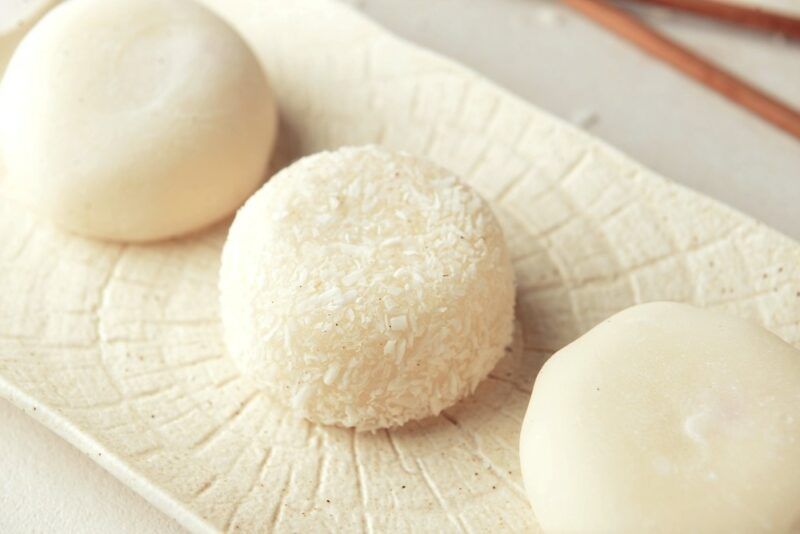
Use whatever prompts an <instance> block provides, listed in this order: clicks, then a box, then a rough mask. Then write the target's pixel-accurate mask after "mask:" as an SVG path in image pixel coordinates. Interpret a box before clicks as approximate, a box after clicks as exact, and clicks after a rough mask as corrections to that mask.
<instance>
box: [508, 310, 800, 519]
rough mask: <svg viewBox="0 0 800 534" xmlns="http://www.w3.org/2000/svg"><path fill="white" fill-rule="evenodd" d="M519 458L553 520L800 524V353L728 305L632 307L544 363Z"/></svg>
mask: <svg viewBox="0 0 800 534" xmlns="http://www.w3.org/2000/svg"><path fill="white" fill-rule="evenodd" d="M520 459H521V462H522V474H523V478H524V480H525V487H526V489H527V491H528V494H529V496H530V499H531V504H532V505H533V509H534V512H535V514H536V518H537V519H538V521H539V523H540V525H541V526H542V528H543V530H544V531H545V532H618V533H631V534H633V533H636V534H638V533H642V532H665V533H667V532H698V533H699V532H702V533H731V532H742V533H744V532H748V533H750V532H796V531H797V529H798V527H800V497H799V496H800V351H798V350H796V349H794V348H793V347H791V346H790V345H788V344H786V343H784V342H783V341H781V340H780V339H778V338H777V337H776V336H775V335H773V334H771V333H770V332H767V331H766V330H764V329H763V328H761V327H760V326H757V325H755V324H752V323H749V322H747V321H744V320H742V319H739V318H737V317H733V316H729V315H725V314H722V313H719V312H712V311H706V310H702V309H698V308H694V307H692V306H688V305H685V304H675V303H654V304H645V305H641V306H636V307H633V308H630V309H628V310H625V311H623V312H621V313H619V314H617V315H614V316H613V317H611V318H610V319H608V320H607V321H605V322H603V323H601V324H600V325H598V326H597V327H595V328H594V329H592V330H591V331H589V332H588V333H587V334H585V335H584V336H583V337H581V338H580V339H578V340H577V341H575V342H574V343H572V344H571V345H569V346H567V347H566V348H564V349H562V350H561V351H559V352H558V353H557V354H555V355H554V356H553V357H552V358H550V360H549V361H548V362H547V363H546V364H545V365H544V367H543V368H542V370H541V372H540V373H539V376H538V377H537V378H536V383H535V385H534V388H533V395H532V396H531V401H530V406H529V408H528V412H527V413H526V414H525V422H524V425H523V428H522V438H521V443H520Z"/></svg>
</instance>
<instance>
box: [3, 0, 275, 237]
mask: <svg viewBox="0 0 800 534" xmlns="http://www.w3.org/2000/svg"><path fill="white" fill-rule="evenodd" d="M0 114H1V115H2V120H1V121H0V124H2V126H1V127H0V142H2V149H3V155H4V163H5V166H6V168H7V172H8V179H9V181H10V185H11V187H12V188H13V190H14V191H15V194H17V195H19V196H20V197H21V199H22V200H23V202H25V203H26V204H28V205H29V206H30V207H31V208H33V209H35V210H36V211H38V212H39V213H40V214H42V215H43V216H45V217H46V218H48V219H50V220H52V221H53V222H54V223H56V224H57V225H59V226H61V227H63V228H65V229H67V230H70V231H74V232H77V233H80V234H84V235H87V236H93V237H98V238H104V239H113V240H125V241H146V240H153V239H162V238H167V237H171V236H176V235H180V234H184V233H187V232H191V231H192V230H196V229H198V228H201V227H203V226H207V225H209V224H211V223H213V222H215V221H217V220H219V219H221V218H223V217H225V216H226V215H228V214H230V213H231V212H233V211H234V210H235V209H236V208H237V207H238V206H240V205H241V203H242V202H244V200H245V199H246V198H247V197H248V196H249V195H250V194H251V193H252V192H253V191H254V190H255V189H256V188H257V187H258V185H259V184H260V182H261V181H262V179H263V177H264V173H265V169H266V165H267V162H268V159H269V156H270V153H271V151H272V146H273V142H274V138H275V132H276V124H277V114H276V108H275V102H274V100H273V96H272V93H271V91H270V89H269V86H268V84H267V81H266V78H265V76H264V73H263V71H262V69H261V67H260V65H259V63H258V60H257V59H256V57H255V56H254V55H253V53H252V52H251V51H250V49H249V48H248V46H247V45H246V44H245V42H244V41H243V40H242V39H241V38H240V37H239V35H238V34H236V33H235V32H234V31H233V30H232V29H231V28H230V27H229V26H228V25H227V24H226V23H225V22H223V21H222V20H221V19H220V18H218V17H217V16H216V15H214V14H213V13H211V12H210V11H208V10H207V9H206V8H204V7H202V6H200V5H198V4H196V3H195V2H192V1H191V0H136V1H126V0H70V1H68V2H64V3H63V4H61V5H59V6H57V7H55V8H54V9H53V10H52V11H50V12H49V13H48V14H47V15H45V16H44V18H43V19H42V20H41V21H40V22H39V23H38V24H37V25H36V26H35V27H34V28H33V29H32V30H31V31H30V32H29V33H28V34H27V35H26V36H25V38H24V39H23V40H22V42H21V43H20V44H19V46H18V47H17V50H16V51H15V53H14V56H13V57H12V59H11V62H10V63H9V65H8V69H7V70H6V73H5V77H4V79H3V84H2V87H1V88H0Z"/></svg>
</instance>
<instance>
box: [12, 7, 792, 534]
mask: <svg viewBox="0 0 800 534" xmlns="http://www.w3.org/2000/svg"><path fill="white" fill-rule="evenodd" d="M204 2H205V3H206V4H207V5H209V6H210V7H211V8H212V9H214V10H215V11H217V12H219V13H221V14H222V15H223V16H224V17H226V18H227V19H228V20H229V21H230V22H231V23H232V24H233V25H234V26H235V27H237V28H238V29H239V31H240V32H241V33H242V34H243V35H244V36H245V38H246V39H247V40H248V41H249V42H250V44H251V45H252V47H253V48H254V50H255V51H256V52H257V54H258V55H259V57H260V59H261V60H262V62H263V64H264V66H265V68H266V69H267V71H268V73H269V76H270V78H271V80H272V83H273V85H274V88H275V90H276V93H277V96H278V99H279V102H280V106H281V113H282V121H283V124H282V130H281V140H280V157H279V162H278V163H279V164H280V163H285V162H286V161H288V160H289V159H291V158H293V157H297V156H298V155H300V154H306V153H310V152H313V151H317V150H320V149H323V148H330V147H337V146H341V145H348V144H362V143H383V144H386V145H389V146H392V147H396V148H401V149H406V150H409V151H411V152H415V153H418V154H421V155H425V156H428V157H430V158H432V159H433V160H436V161H437V162H439V163H441V164H443V165H445V166H447V167H450V168H451V169H453V170H454V171H456V172H458V173H460V174H461V175H463V176H464V177H465V178H466V179H467V180H468V181H469V182H470V183H471V184H472V185H473V186H474V187H475V188H477V189H478V190H479V191H480V192H481V193H482V194H483V195H484V196H486V197H487V198H488V199H490V200H491V201H492V203H493V205H494V207H495V209H496V210H497V212H498V214H499V215H500V217H501V219H502V220H503V223H504V226H505V230H506V232H507V238H508V241H509V244H510V247H511V250H512V254H513V257H514V262H515V266H516V270H517V277H518V282H519V290H518V306H517V326H518V328H517V335H516V338H515V341H514V345H513V347H512V350H511V351H510V353H509V355H508V356H507V357H506V358H505V359H504V360H503V361H502V362H501V363H500V364H499V365H498V367H497V368H496V369H495V370H494V372H493V373H492V376H491V377H490V378H489V379H488V380H486V381H485V382H484V383H483V384H482V385H481V387H480V388H479V390H478V392H477V393H476V394H475V395H474V396H472V397H471V398H469V399H468V400H466V401H464V402H462V403H460V404H459V405H457V406H455V407H453V408H452V409H450V410H447V412H446V413H445V414H443V415H442V416H440V417H436V418H431V419H428V420H425V421H422V422H419V423H412V424H409V425H406V426H404V427H402V428H399V429H393V430H391V431H381V432H377V433H375V434H356V433H354V432H352V431H348V430H344V429H337V428H326V427H320V426H316V425H312V424H309V423H307V422H304V421H300V420H296V419H294V418H293V417H292V416H291V415H290V414H287V413H284V412H282V411H281V410H279V409H277V408H275V407H273V406H271V405H270V404H269V402H268V401H267V400H266V399H265V398H263V397H262V396H261V395H260V394H258V393H257V392H256V390H255V389H254V388H253V387H252V386H251V385H250V384H249V383H248V382H247V380H246V378H244V377H241V376H240V375H239V374H238V373H237V372H236V370H235V369H234V368H233V366H232V365H231V363H230V362H229V361H228V360H227V358H226V356H225V351H224V348H223V345H222V342H221V338H220V325H219V321H218V310H217V289H216V278H217V268H218V264H219V253H220V247H221V245H222V242H223V240H224V236H225V230H226V228H225V226H224V225H223V226H220V227H217V228H215V229H212V230H210V231H207V232H204V233H202V234H199V235H196V236H193V237H191V238H186V239H183V240H177V241H173V242H168V243H162V244H157V245H149V246H121V245H114V244H104V243H98V242H93V241H89V240H85V239H81V238H78V237H74V236H70V235H66V234H64V233H61V232H59V231H58V230H55V229H53V228H51V227H50V226H48V225H47V224H46V223H43V222H40V221H37V220H35V219H34V218H33V217H32V216H31V215H29V214H28V213H26V212H25V211H24V210H22V209H21V208H20V207H18V206H16V205H15V204H14V203H13V202H12V201H10V200H8V198H7V195H6V197H2V198H0V295H2V296H1V297H0V394H2V395H3V396H5V397H8V398H10V399H11V400H13V401H14V402H15V403H16V404H17V405H19V406H20V407H22V408H23V409H25V410H26V411H27V412H28V413H30V414H32V415H33V416H35V417H37V418H39V419H40V420H41V421H42V422H44V423H45V424H46V425H48V426H49V427H50V428H52V429H53V430H55V431H56V432H58V433H59V434H61V435H62V436H64V437H65V438H66V439H68V440H69V441H71V442H72V443H73V444H75V445H76V446H77V447H79V448H80V449H82V450H83V451H85V452H86V453H87V454H89V455H91V457H92V458H94V459H95V460H97V461H98V462H99V463H100V464H102V465H103V466H104V467H106V468H107V469H108V470H109V471H111V472H112V473H113V474H115V475H116V476H117V477H119V478H120V479H121V480H123V481H124V482H126V483H127V484H129V485H131V486H132V487H133V488H134V489H136V490H137V491H139V492H141V493H142V494H143V495H144V496H145V497H146V498H147V499H149V500H150V501H151V502H152V503H153V504H155V505H156V506H158V507H159V508H160V509H162V510H163V511H165V512H166V513H168V514H170V515H172V516H174V517H176V518H177V519H178V520H179V521H181V522H182V523H183V524H184V525H185V526H187V527H189V528H191V529H193V530H198V531H200V530H226V531H234V530H237V529H239V530H241V531H264V530H270V529H274V530H275V531H285V532H290V531H291V532H312V531H314V532H316V531H337V532H373V531H375V532H388V531H391V532H422V531H439V532H445V531H456V532H458V531H465V532H497V531H532V530H536V522H535V519H534V517H533V514H532V512H531V510H530V507H529V506H528V503H527V499H526V497H525V494H524V492H523V489H522V486H521V480H520V473H519V466H518V456H517V437H518V433H519V427H520V424H521V421H522V416H523V414H524V411H525V408H526V405H527V402H528V397H529V392H530V388H531V386H532V383H533V379H534V377H535V374H536V370H537V369H538V368H539V366H540V365H541V363H542V361H543V360H544V359H545V358H546V357H547V356H548V355H550V354H551V353H552V352H553V351H555V350H557V349H558V348H560V347H562V346H563V345H565V344H566V343H568V342H569V341H571V340H572V339H574V338H576V337H577V336H578V335H580V334H581V333H582V332H584V331H586V330H587V329H588V328H590V327H591V326H593V325H594V324H595V323H597V322H598V321H600V320H602V319H604V318H606V317H607V316H609V315H610V314H612V313H613V312H615V311H618V310H620V309H622V308H625V307H627V306H629V305H631V304H634V303H638V302H645V301H651V300H663V299H669V300H678V301H685V302H693V303H696V304H700V305H703V306H707V307H710V308H722V309H726V310H730V311H733V312H735V313H738V314H739V315H743V316H745V317H750V318H752V319H754V320H756V321H758V322H760V323H762V324H764V325H765V326H767V327H768V328H770V329H772V330H773V331H775V332H776V333H778V334H779V335H781V336H782V337H783V338H785V339H786V340H788V341H789V342H791V343H793V344H794V345H800V246H798V245H797V244H796V243H794V242H792V241H790V240H789V239H787V238H785V237H783V236H781V235H780V234H778V233H777V232H775V231H772V230H770V229H769V228H766V227H764V226H763V225H760V224H758V223H756V222H755V221H753V220H751V219H749V218H747V217H745V216H742V215H740V214H738V213H736V212H734V211H732V210H730V209H728V208H726V207H724V206H721V205H719V204H718V203H716V202H714V201H712V200H709V199H707V198H704V197H702V196H700V195H698V194H695V193H693V192H690V191H688V190H685V189H683V188H681V187H679V186H676V185H674V184H672V183H670V182H667V181H665V180H664V179H662V178H660V177H658V176H655V175H654V174H652V173H651V172H650V171H648V170H646V169H643V168H642V167H640V166H639V165H638V164H636V163H635V162H633V161H631V160H629V159H627V158H626V157H625V156H623V155H621V154H619V153H617V152H616V151H614V150H613V149H611V148H609V147H607V146H606V145H604V144H603V143H601V142H598V141H596V140H595V139H593V138H591V137H590V136H588V135H586V134H584V133H582V132H580V131H578V130H576V129H574V128H572V127H570V126H568V125H566V124H564V123H562V122H561V121H559V120H557V119H554V118H553V117H550V116H549V115H547V114H545V113H543V112H541V111H539V110H537V109H536V108H534V107H532V106H530V105H529V104H526V103H524V102H521V101H520V100H519V99H517V98H515V97H513V96H511V95H510V94H508V93H506V92H505V91H503V90H501V89H499V88H497V87H495V86H493V85H492V84H490V83H488V82H486V81H485V80H483V79H481V78H480V77H479V76H477V75H475V74H474V73H472V72H469V71H468V70H466V69H464V68H462V67H460V66H458V65H455V64H453V63H452V62H449V61H447V60H445V59H443V58H440V57H437V56H435V55H433V54H431V53H428V52H426V51H424V50H420V49H419V48H416V47H414V46H412V45H410V44H408V43H405V42H402V41H400V40H398V39H397V38H395V37H393V36H391V35H389V34H388V33H386V32H385V31H384V30H382V29H380V28H379V27H377V26H375V25H374V24H372V23H370V22H368V21H367V20H365V19H364V18H362V17H361V16H359V15H357V14H356V13H354V12H352V11H351V10H350V9H349V8H346V7H344V6H342V5H340V4H337V3H334V2H332V1H329V0H294V1H292V2H284V1H280V0H264V1H259V0H204ZM0 195H2V187H0Z"/></svg>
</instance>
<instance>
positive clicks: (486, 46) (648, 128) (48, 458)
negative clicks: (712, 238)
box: [0, 0, 800, 533]
mask: <svg viewBox="0 0 800 534" xmlns="http://www.w3.org/2000/svg"><path fill="white" fill-rule="evenodd" d="M0 1H2V0H0ZM769 1H770V2H771V3H772V4H773V5H778V4H780V3H783V4H785V5H789V6H791V5H794V6H795V8H798V7H800V6H798V2H797V1H796V0H769ZM348 3H350V4H353V5H355V6H356V7H357V8H359V9H361V10H363V11H365V12H366V13H367V14H368V15H369V16H371V17H372V18H374V19H376V20H377V21H379V22H380V23H382V24H383V25H384V26H386V27H388V28H389V29H391V30H393V31H394V32H395V33H397V34H399V35H400V36H403V37H405V38H407V39H409V40H411V41H414V42H417V43H419V44H422V45H424V46H426V47H429V48H432V49H434V50H437V51H440V52H442V53H443V54H445V55H448V56H450V57H453V58H455V59H457V60H459V61H461V62H462V63H464V64H466V65H468V66H470V67H472V68H474V69H475V70H477V71H479V72H481V73H483V74H484V75H486V76H487V77H488V78H491V79H493V80H495V81H496V82H498V83H499V84H500V85H503V86H505V87H507V88H509V89H511V90H512V91H514V92H516V93H517V94H519V95H520V96H522V97H524V98H525V99H527V100H529V101H531V102H532V103H534V104H536V105H538V106H540V107H543V108H545V109H548V110H550V111H551V112H553V113H555V114H556V115H559V116H561V117H564V118H566V119H568V120H573V121H576V122H579V123H581V124H583V125H584V127H585V128H586V129H587V130H589V131H590V132H592V133H593V134H595V135H597V136H599V137H601V138H603V139H605V140H607V141H609V142H610V143H611V144H612V145H615V146H617V147H618V148H621V149H622V150H623V151H625V152H627V153H628V154H630V155H631V156H633V157H634V158H636V159H638V160H640V161H642V162H643V163H645V164H646V165H648V166H649V167H651V168H653V169H655V170H657V171H659V172H660V173H662V174H664V175H666V176H667V177H669V178H672V179H673V180H676V181H678V182H681V183H684V184H686V185H688V186H690V187H692V188H694V189H697V190H699V191H703V192H705V193H707V194H709V195H710V196H713V197H716V198H718V199H720V200H723V201H725V202H726V203H728V204H730V205H732V206H735V207H737V208H739V209H740V210H742V211H745V212H747V213H750V214H752V215H754V216H756V217H757V218H759V219H761V220H763V221H765V222H767V223H768V224H770V225H772V226H774V227H776V228H778V229H779V230H781V231H783V232H784V233H786V234H788V235H790V236H792V237H794V238H796V239H800V141H797V140H795V139H793V138H791V137H789V136H788V135H785V134H782V133H781V132H779V131H777V130H775V129H774V128H773V127H771V126H769V125H767V124H765V123H763V122H762V121H761V120H759V119H757V118H754V117H752V116H751V115H750V114H749V113H747V112H745V111H742V110H741V109H739V108H737V107H736V106H734V105H732V104H730V103H728V102H727V101H725V100H724V99H722V98H720V97H718V96H717V95H715V94H713V93H711V92H709V91H708V90H706V89H704V88H702V87H700V86H698V85H697V84H695V83H694V82H691V81H689V80H686V79H685V78H683V77H682V76H681V75H679V74H677V73H675V72H674V71H673V70H671V69H670V68H668V67H665V66H663V65H661V64H659V63H657V62H656V61H654V60H652V59H650V58H648V57H646V56H644V55H643V54H641V53H639V52H638V51H636V50H635V49H633V48H632V47H631V46H630V45H628V44H626V43H624V42H622V41H619V40H618V39H617V38H615V37H613V36H610V35H609V34H607V33H606V32H605V31H603V30H600V29H598V28H596V27H595V26H593V25H591V24H590V23H587V22H585V21H584V20H583V19H581V18H580V17H578V16H577V15H574V14H572V13H570V12H568V11H567V10H565V9H563V8H561V7H560V6H559V5H557V4H555V3H554V2H552V1H549V0H350V1H349V2H348ZM799 10H800V9H799ZM638 13H640V14H641V15H643V16H644V17H645V18H646V19H647V20H648V21H649V22H651V23H653V24H654V25H656V26H658V27H659V28H661V29H663V30H665V31H666V32H668V33H669V34H670V35H672V36H674V37H675V38H678V39H680V40H681V41H682V42H684V43H686V44H687V45H689V46H691V47H693V48H695V49H697V50H698V51H701V52H702V53H703V54H705V55H707V56H709V57H713V58H714V60H715V61H717V62H719V63H721V64H723V65H726V66H728V67H729V68H730V69H731V70H733V71H735V72H737V73H740V74H741V75H743V76H746V77H747V78H749V79H751V80H753V81H756V82H758V83H759V84H760V85H762V86H763V87H765V88H768V89H769V90H770V91H772V92H774V93H775V94H776V95H779V96H781V97H783V98H784V99H786V100H787V101H789V102H791V103H793V104H794V105H795V106H796V107H800V44H798V43H791V44H790V43H787V42H785V41H783V40H782V39H780V38H778V37H775V36H768V35H760V34H756V33H753V32H749V31H743V30H738V29H730V28H724V27H721V26H719V25H716V24H713V23H709V22H706V21H700V20H697V19H693V18H691V17H687V16H676V15H673V14H669V13H666V12H664V11H662V10H658V9H646V10H639V11H638ZM176 531H179V528H178V527H177V525H175V523H173V522H172V521H171V520H169V519H167V518H166V517H164V516H162V515H161V514H160V513H159V512H157V511H156V510H155V509H154V508H152V507H150V506H149V505H148V504H147V503H146V502H145V501H144V500H143V499H141V498H140V497H138V496H137V495H135V494H134V493H133V492H131V491H130V490H128V489H127V488H126V487H124V486H123V485H122V484H121V483H119V482H117V481H116V480H115V479H113V478H112V477H111V476H110V475H108V474H107V473H106V472H105V471H103V470H102V469H101V468H100V467H98V466H97V465H96V464H94V463H93V462H92V461H91V460H89V459H88V458H86V457H84V455H83V454H81V453H79V452H78V451H77V450H75V449H73V448H72V447H71V446H69V445H67V444H66V443H64V442H62V441H61V440H60V439H59V438H57V437H56V436H54V435H53V434H52V433H50V432H49V431H48V430H46V429H45V428H43V427H41V426H40V425H38V423H35V422H33V421H32V420H30V419H28V418H27V416H25V415H24V414H22V412H20V411H18V410H16V408H13V407H12V406H11V405H9V404H8V403H6V402H5V401H0V532H4V533H16V532H87V533H88V532H114V533H128V532H130V533H134V532H176Z"/></svg>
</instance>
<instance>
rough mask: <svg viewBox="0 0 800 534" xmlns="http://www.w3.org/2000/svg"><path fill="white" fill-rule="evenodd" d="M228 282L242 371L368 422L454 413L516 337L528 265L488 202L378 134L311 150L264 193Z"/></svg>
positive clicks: (226, 305)
mask: <svg viewBox="0 0 800 534" xmlns="http://www.w3.org/2000/svg"><path fill="white" fill-rule="evenodd" d="M220 290H221V304H222V319H223V324H224V329H225V339H226V343H227V346H228V348H229V352H230V355H231V357H232V358H233V360H234V361H235V362H236V364H237V366H238V368H239V369H240V370H241V372H242V373H243V374H245V375H247V376H249V377H251V378H252V379H253V380H254V381H255V382H256V383H257V384H258V386H259V387H260V388H262V390H263V391H265V392H266V393H268V394H269V395H270V396H272V397H273V398H274V399H276V400H277V401H278V402H280V403H282V404H283V405H285V406H287V407H289V408H290V409H291V410H293V411H294V412H295V413H296V414H298V415H300V416H302V417H305V418H307V419H309V420H311V421H313V422H317V423H323V424H333V425H340V426H346V427H355V428H357V429H359V430H370V429H376V428H381V427H389V426H395V425H401V424H403V423H405V422H406V421H409V420H412V419H419V418H423V417H426V416H430V415H436V414H438V413H439V412H440V411H441V410H442V409H444V408H446V407H448V406H450V405H452V404H453V403H455V402H456V401H458V400H459V399H461V398H462V397H464V396H466V395H468V394H469V393H471V392H472V391H474V389H475V387H476V386H477V385H478V383H479V382H480V381H481V380H482V379H483V378H484V377H486V375H487V374H488V373H489V371H490V370H491V369H492V368H493V367H494V365H495V364H496V363H497V361H498V360H499V359H500V357H501V356H502V355H503V353H504V349H505V347H506V346H507V345H508V343H509V342H510V338H511V331H512V323H513V308H514V280H513V270H512V267H511V262H510V260H509V255H508V251H507V249H506V245H505V242H504V240H503V232H502V230H501V228H500V226H499V224H498V222H497V220H496V218H495V216H494V214H493V213H492V210H491V209H490V207H489V206H488V204H487V203H486V202H485V201H484V200H483V199H482V198H481V197H480V196H478V194H477V193H476V192H475V191H473V190H472V189H471V188H469V187H468V186H467V185H465V184H464V183H463V182H461V181H460V180H459V179H458V178H457V177H456V176H454V175H453V174H452V173H451V172H449V171H447V170H446V169H443V168H441V167H439V166H437V165H434V164H432V163H430V162H428V161H425V160H423V159H420V158H417V157H414V156H412V155H409V154H406V153H403V152H392V151H389V150H387V149H384V148H379V147H377V146H365V147H354V148H341V149H339V150H336V151H333V152H323V153H319V154H316V155H313V156H309V157H306V158H303V159H301V160H299V161H298V162H296V163H294V164H293V165H291V166H290V167H288V168H286V169H284V170H282V171H281V172H279V173H278V174H277V175H275V176H274V177H273V178H272V179H271V180H270V181H269V182H268V183H267V184H265V185H264V186H263V187H262V188H261V189H260V190H259V191H258V192H257V193H256V194H255V195H253V196H252V197H251V198H250V199H249V200H248V201H247V203H246V204H245V205H244V207H243V208H241V209H240V210H239V212H238V213H237V215H236V218H235V220H234V222H233V225H232V226H231V229H230V233H229V235H228V239H227V241H226V243H225V247H224V250H223V253H222V269H221V274H220Z"/></svg>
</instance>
